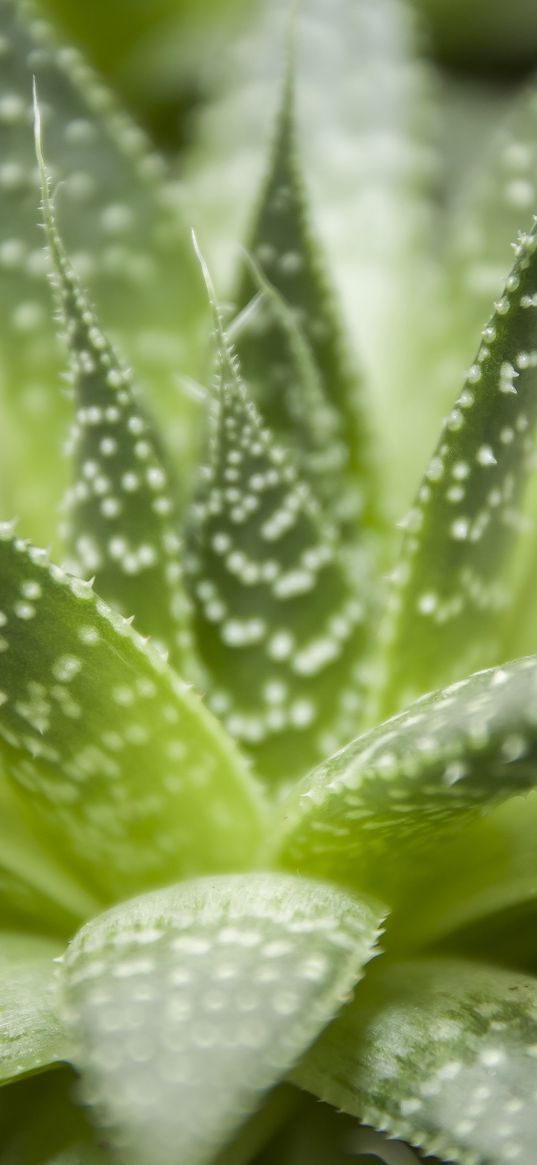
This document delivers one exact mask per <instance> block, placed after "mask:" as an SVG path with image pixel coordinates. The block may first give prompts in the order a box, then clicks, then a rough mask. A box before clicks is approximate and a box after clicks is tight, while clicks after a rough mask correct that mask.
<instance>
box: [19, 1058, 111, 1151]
mask: <svg viewBox="0 0 537 1165" xmlns="http://www.w3.org/2000/svg"><path fill="white" fill-rule="evenodd" d="M77 1092H78V1082H77V1079H76V1077H75V1075H74V1073H73V1072H72V1071H70V1070H69V1069H68V1068H61V1069H56V1070H55V1071H54V1072H47V1073H45V1074H42V1075H40V1076H34V1077H31V1078H30V1079H26V1080H18V1081H16V1082H15V1083H13V1084H10V1085H7V1086H6V1087H4V1088H2V1089H0V1165H111V1162H112V1158H111V1156H110V1151H109V1150H108V1151H107V1146H106V1143H105V1142H104V1140H103V1139H102V1138H99V1137H98V1135H97V1134H96V1133H95V1132H94V1131H93V1130H92V1128H91V1126H90V1123H89V1120H88V1117H87V1115H86V1113H85V1112H84V1110H83V1108H82V1107H81V1106H80V1103H79V1101H78V1097H77Z"/></svg>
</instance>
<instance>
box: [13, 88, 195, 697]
mask: <svg viewBox="0 0 537 1165" xmlns="http://www.w3.org/2000/svg"><path fill="white" fill-rule="evenodd" d="M35 117H36V153H37V160H38V165H39V172H40V177H41V191H42V198H43V221H44V226H45V230H46V235H47V242H48V246H49V250H50V254H51V258H52V265H53V269H54V272H55V274H54V286H55V292H56V299H57V302H58V306H59V313H60V319H61V322H62V325H63V327H64V329H65V337H66V342H67V346H68V350H69V355H70V365H71V378H72V382H73V387H74V393H75V408H76V415H75V421H74V424H73V427H72V432H71V454H72V456H73V458H74V461H75V466H76V471H77V477H76V483H75V485H74V487H73V488H72V489H71V490H70V492H69V494H68V498H67V501H68V513H69V521H68V538H69V542H70V545H71V547H72V550H73V551H74V556H75V558H74V569H75V573H77V574H80V575H81V576H82V577H86V578H87V577H95V579H96V583H97V589H98V590H99V593H100V594H101V595H102V596H103V598H105V599H106V601H107V602H110V603H111V605H112V606H113V607H115V608H116V609H117V610H119V611H120V612H121V613H122V614H124V615H126V616H131V615H134V616H135V618H136V623H137V627H138V628H139V630H140V631H142V632H143V633H144V634H145V635H150V636H151V637H152V639H153V640H154V642H155V644H157V645H160V646H161V647H164V648H165V649H166V650H168V651H169V653H170V662H171V663H172V664H173V665H174V666H175V667H176V669H177V670H178V671H179V672H180V673H181V674H182V675H183V676H185V678H193V677H194V676H195V675H196V670H197V669H196V666H195V663H194V659H193V644H192V636H191V630H190V610H189V604H188V601H187V597H186V594H185V593H184V589H183V585H182V576H181V568H180V563H179V548H180V543H179V538H178V535H177V529H178V526H179V520H180V519H179V513H178V506H177V501H176V498H175V490H174V486H173V484H172V482H171V481H170V474H169V472H168V467H167V465H166V463H165V461H164V459H163V456H162V453H161V449H160V446H159V442H158V440H157V439H156V437H155V435H154V432H153V427H152V425H151V422H150V421H149V419H148V418H147V417H146V416H145V415H144V409H143V407H141V405H140V401H139V399H138V393H137V391H136V388H135V386H134V385H133V383H132V375H131V372H130V370H129V369H128V368H127V367H126V366H125V365H124V364H123V362H122V361H121V359H120V358H119V356H118V355H117V354H116V352H115V351H114V348H113V347H112V345H111V344H110V343H109V341H108V338H107V336H105V335H104V334H103V332H102V330H101V328H100V325H99V322H98V320H97V318H96V316H95V314H94V312H93V310H92V308H91V307H90V305H89V303H88V300H87V298H86V295H85V293H84V291H83V289H82V287H81V285H80V282H79V280H78V279H77V277H76V275H75V273H74V271H73V269H72V266H71V264H70V262H69V260H68V258H67V255H66V253H65V249H64V246H63V243H62V240H61V238H60V236H59V234H58V231H57V228H56V223H55V217H54V210H53V206H52V201H51V197H50V189H49V187H50V180H49V177H48V174H47V171H46V168H45V162H44V159H43V153H42V149H41V135H40V114H39V108H38V105H37V101H36V104H35ZM155 600H157V601H155Z"/></svg>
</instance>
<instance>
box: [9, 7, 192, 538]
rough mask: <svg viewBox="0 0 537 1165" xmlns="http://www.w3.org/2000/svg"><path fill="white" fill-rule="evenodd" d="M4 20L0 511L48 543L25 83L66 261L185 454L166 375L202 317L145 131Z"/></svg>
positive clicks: (46, 368) (47, 420)
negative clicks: (35, 91)
mask: <svg viewBox="0 0 537 1165" xmlns="http://www.w3.org/2000/svg"><path fill="white" fill-rule="evenodd" d="M0 21H1V24H2V37H3V39H2V58H1V59H2V70H1V82H0V103H1V104H0V152H1V155H2V174H1V181H0V222H1V224H2V225H1V227H0V306H1V309H2V316H3V319H4V328H3V336H2V350H1V356H0V359H1V367H2V377H3V389H2V400H3V410H4V412H5V414H6V417H5V422H4V423H5V424H7V425H8V426H9V428H8V433H9V440H6V441H5V442H4V443H3V447H2V451H3V467H2V478H1V482H0V484H1V489H2V494H3V496H4V502H3V506H4V508H5V509H7V511H8V512H11V513H12V512H14V511H16V512H18V513H19V514H20V515H21V517H22V516H24V520H25V523H26V528H27V530H28V531H29V532H33V533H34V536H35V535H36V534H38V535H39V536H40V537H44V536H46V533H47V531H51V524H50V515H51V514H53V513H54V508H55V505H56V504H57V501H58V499H59V496H60V494H61V488H62V484H63V482H64V481H65V472H64V471H63V466H62V462H61V460H59V459H58V458H57V456H56V446H55V444H54V441H53V440H49V442H47V443H44V442H43V440H42V433H43V426H44V425H46V426H47V427H48V431H49V434H50V436H51V437H52V434H54V435H55V437H56V439H57V440H58V439H60V438H61V436H62V433H63V427H64V419H65V417H66V416H67V415H68V414H67V411H66V409H65V407H64V402H63V400H62V393H61V379H60V370H61V365H60V362H59V359H58V352H57V349H56V347H55V343H54V336H53V333H52V329H51V328H50V324H49V291H48V288H47V286H46V271H47V263H46V258H45V256H44V255H43V251H42V238H41V234H40V231H39V228H38V223H37V218H36V213H35V208H36V195H37V185H36V182H35V158H34V147H33V142H32V134H31V122H32V109H31V105H32V76H36V77H37V83H38V87H39V93H40V99H41V102H42V107H43V120H44V122H45V123H46V127H47V147H48V152H49V160H50V165H51V170H52V175H53V178H54V179H56V176H57V175H61V176H62V177H65V181H64V182H63V183H62V187H61V191H60V193H59V198H58V208H59V210H60V211H61V222H62V229H63V232H64V235H65V238H66V242H67V247H68V250H69V252H70V254H72V255H73V256H74V257H75V261H76V262H75V265H76V268H77V271H78V272H79V273H83V277H84V280H85V281H88V282H89V285H90V287H91V290H92V292H93V293H94V294H95V295H96V298H97V300H98V302H99V306H100V309H101V311H102V314H103V318H104V319H105V321H106V324H107V327H109V328H111V329H112V331H113V332H114V333H115V331H116V330H119V331H120V332H121V337H122V342H123V345H124V349H125V351H126V353H127V356H128V358H129V359H133V360H134V361H135V363H136V366H137V368H138V370H139V374H140V376H141V377H142V379H145V378H146V377H147V379H148V380H149V382H150V384H151V389H152V404H153V403H154V405H155V407H158V405H160V407H161V408H162V410H163V414H164V416H165V418H166V424H167V428H168V434H169V437H170V440H171V442H172V444H174V443H175V449H176V450H181V451H182V452H183V454H184V453H185V452H187V451H188V448H189V447H190V448H191V446H192V442H191V440H190V441H189V438H188V437H187V431H188V416H189V415H190V416H192V415H193V414H192V407H190V411H189V409H188V403H187V402H186V401H184V400H183V399H182V397H181V396H180V394H179V392H178V390H177V387H176V381H175V378H176V377H177V375H179V374H180V373H181V372H183V373H186V372H190V373H192V371H193V370H196V369H197V367H198V364H197V358H198V357H199V353H200V351H202V350H203V348H202V346H201V344H200V335H199V332H198V331H197V326H198V324H199V323H200V322H201V320H202V317H203V307H202V305H200V299H199V298H196V294H195V291H193V290H192V288H193V286H194V287H195V284H193V282H192V278H191V276H192V258H191V250H190V246H189V242H188V238H187V236H186V235H185V231H184V227H183V223H182V219H181V214H180V210H179V207H178V203H177V198H176V197H174V196H173V195H172V192H171V189H168V186H167V183H166V181H165V177H163V172H162V171H163V167H162V162H160V161H159V159H157V158H155V157H154V156H153V155H152V154H151V153H150V151H149V150H148V148H147V143H146V142H145V139H144V136H143V134H142V133H141V132H140V130H138V129H137V128H136V127H135V126H134V125H132V124H131V122H130V121H129V119H128V117H126V115H124V114H123V113H122V112H120V111H119V110H118V108H117V107H116V104H115V101H114V99H113V98H112V96H111V95H110V94H109V93H108V92H107V90H106V89H105V88H104V86H103V85H102V83H101V82H98V81H97V79H96V78H95V77H94V76H93V75H92V73H91V70H90V69H89V68H88V67H87V66H86V64H85V63H84V62H83V60H82V59H81V57H80V55H79V54H78V53H77V52H76V50H74V49H71V48H65V47H62V46H60V47H57V45H56V43H55V40H54V37H53V35H52V32H51V30H50V29H48V28H47V26H46V25H45V24H44V22H43V21H42V20H38V19H37V18H36V17H35V14H34V10H33V8H32V5H31V4H30V3H18V2H17V0H2V3H1V5H0ZM155 288H157V289H158V290H157V292H156V291H155ZM178 320H179V321H181V323H182V327H181V328H178V327H177V322H178ZM202 327H203V324H202ZM187 336H188V337H189V340H188V342H187V341H186V337H187ZM203 343H204V341H203ZM170 417H173V418H175V420H173V421H172V422H171V421H170ZM189 436H190V438H191V437H192V434H191V433H190V434H189ZM51 446H52V447H53V448H54V456H53V457H51V456H49V454H50V448H51ZM38 469H40V470H41V472H40V473H38V472H37V470H38ZM51 532H52V531H51Z"/></svg>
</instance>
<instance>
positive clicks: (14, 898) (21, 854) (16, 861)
mask: <svg viewBox="0 0 537 1165" xmlns="http://www.w3.org/2000/svg"><path fill="white" fill-rule="evenodd" d="M22 800H24V796H23V798H22ZM0 822H1V827H0V926H1V927H3V928H4V929H6V928H7V927H20V926H21V925H24V926H25V927H26V928H28V929H30V928H31V929H36V930H39V931H40V932H44V931H52V932H53V933H54V934H58V933H61V934H63V935H66V936H67V935H69V934H72V931H73V928H74V927H77V926H80V924H81V922H83V921H84V920H85V919H86V918H87V917H88V916H90V915H91V914H94V913H95V911H96V910H97V909H98V901H97V900H96V899H95V898H94V896H92V894H91V893H90V891H89V890H88V889H87V888H85V887H83V886H82V885H81V884H80V883H78V882H77V880H76V877H75V875H74V872H73V871H72V870H70V869H68V867H67V866H66V865H65V864H62V862H61V860H60V859H59V857H58V854H57V853H53V852H52V849H51V848H50V847H47V845H46V844H45V839H44V837H43V836H41V834H40V831H39V829H38V828H37V827H35V823H34V828H32V825H31V824H30V822H29V821H28V819H27V817H26V816H25V813H24V805H23V803H21V798H20V797H18V795H17V792H16V790H15V789H14V788H13V787H10V785H9V782H8V781H7V780H6V777H5V775H4V774H3V773H2V774H1V776H0Z"/></svg>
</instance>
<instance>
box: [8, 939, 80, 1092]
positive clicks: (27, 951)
mask: <svg viewBox="0 0 537 1165" xmlns="http://www.w3.org/2000/svg"><path fill="white" fill-rule="evenodd" d="M61 953H62V947H61V946H59V945H58V943H57V942H54V941H53V940H52V939H48V938H42V937H41V936H40V935H29V934H17V933H6V932H0V1083H2V1084H3V1083H5V1082H6V1081H8V1080H13V1079H15V1078H16V1077H17V1076H22V1075H25V1074H27V1073H29V1072H38V1071H42V1070H43V1068H47V1067H49V1066H50V1065H51V1064H54V1063H55V1062H56V1061H58V1060H61V1059H65V1055H66V1047H67V1040H66V1036H65V1032H64V1031H63V1028H62V1025H61V1023H60V1020H59V1018H58V1010H57V1006H56V1003H57V1001H56V984H55V973H56V968H55V966H54V961H53V960H54V959H57V958H58V956H60V955H61Z"/></svg>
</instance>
